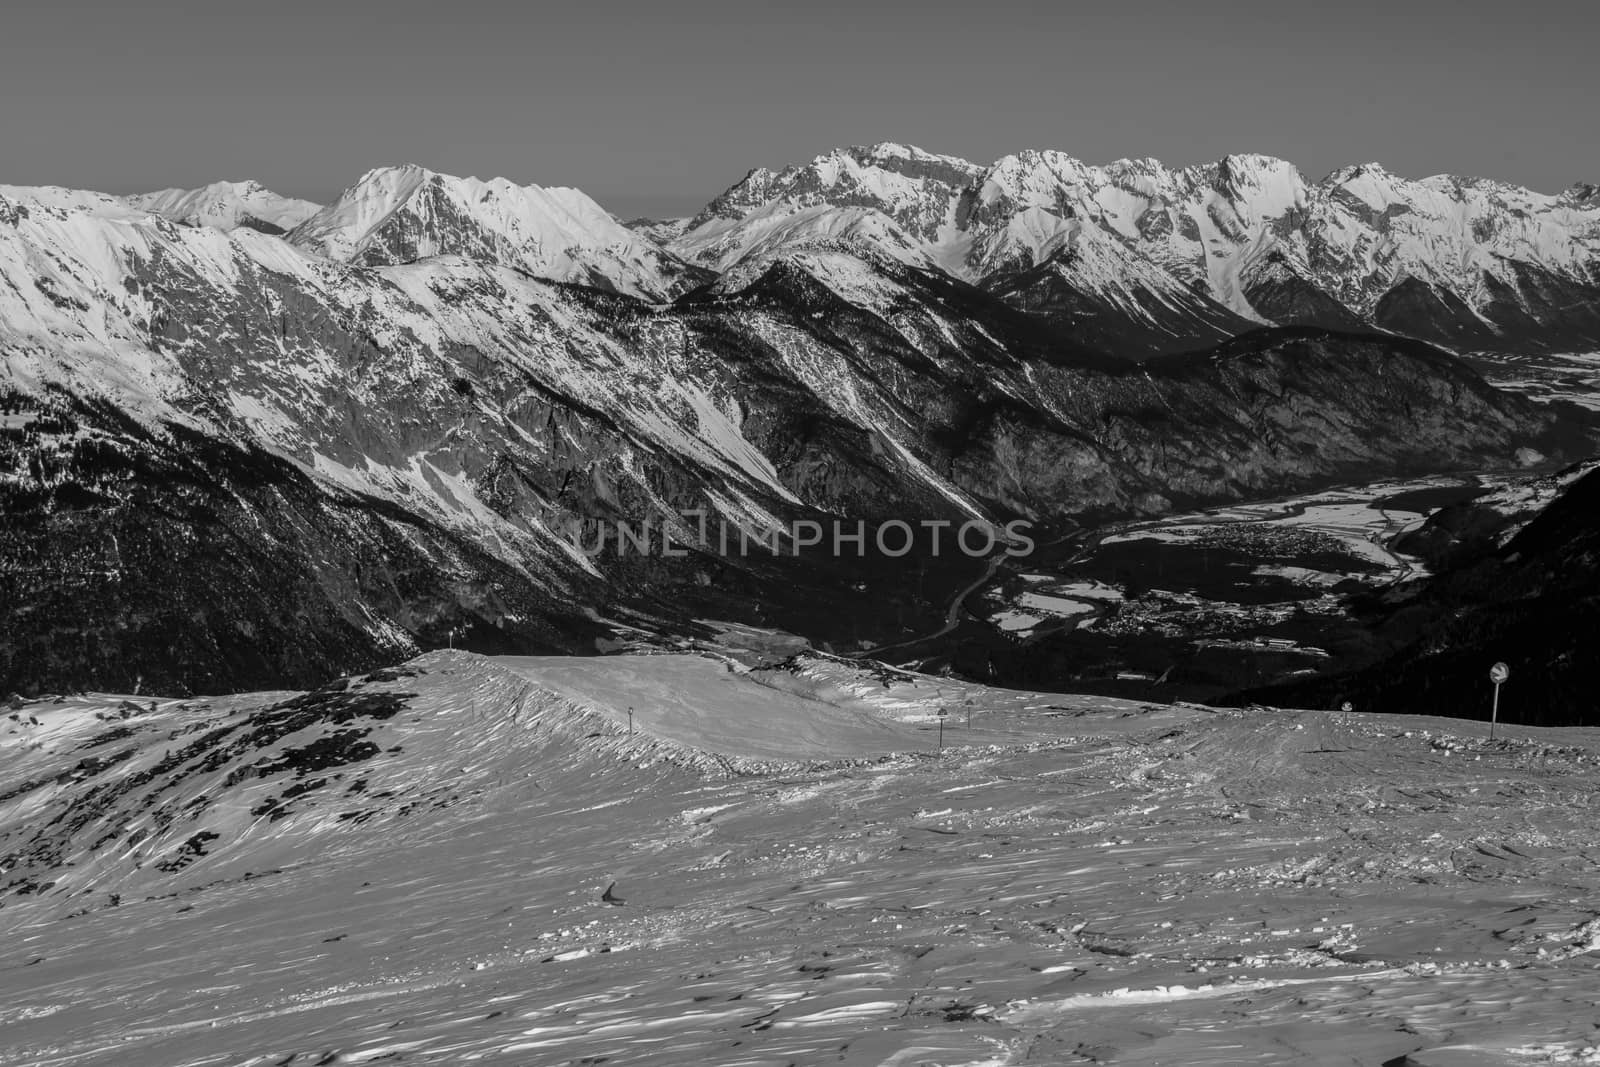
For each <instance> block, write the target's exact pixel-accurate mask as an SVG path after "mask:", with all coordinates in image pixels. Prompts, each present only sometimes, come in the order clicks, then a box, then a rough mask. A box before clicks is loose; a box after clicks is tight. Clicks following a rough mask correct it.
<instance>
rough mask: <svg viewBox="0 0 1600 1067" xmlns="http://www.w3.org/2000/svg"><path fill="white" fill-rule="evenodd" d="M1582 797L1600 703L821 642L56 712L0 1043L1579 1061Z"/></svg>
mask: <svg viewBox="0 0 1600 1067" xmlns="http://www.w3.org/2000/svg"><path fill="white" fill-rule="evenodd" d="M969 701H970V704H969V703H968V702H969ZM941 708H942V709H946V710H947V711H948V714H947V715H946V716H945V718H944V725H943V741H944V747H943V751H942V752H941V751H939V750H938V743H939V742H938V738H939V735H940V720H939V715H938V712H939V710H940V709H941ZM969 708H970V714H971V725H970V726H968V725H967V715H968V711H969ZM630 710H631V713H632V714H631V725H630ZM1597 796H1600V731H1597V730H1590V729H1570V730H1559V731H1558V730H1540V729H1534V728H1525V727H1510V728H1506V729H1503V730H1502V732H1501V734H1500V736H1499V738H1498V739H1497V740H1494V741H1492V742H1491V741H1489V740H1488V739H1487V737H1486V730H1485V727H1484V726H1483V725H1482V724H1479V723H1472V722H1464V721H1460V720H1452V719H1438V718H1426V719H1424V718H1420V717H1416V718H1413V717H1407V716H1387V715H1386V716H1364V715H1359V714H1336V713H1322V712H1296V711H1283V710H1273V709H1265V708H1253V709H1248V710H1238V711H1232V710H1229V711H1223V710H1215V709H1211V708H1207V707H1202V706H1198V705H1174V706H1161V705H1152V704H1142V703H1137V702H1130V701H1119V700H1114V699H1110V698H1101V697H1081V696H1053V695H1039V694H1030V693H1019V692H1012V691H1004V690H993V689H985V688H982V687H978V686H969V685H965V684H962V683H956V682H951V681H949V680H944V679H939V678H933V677H928V676H923V675H913V674H907V673H903V672H896V671H890V670H886V669H882V668H876V667H870V666H865V665H855V664H849V665H847V664H844V663H842V662H840V661H837V660H833V659H830V658H825V657H813V656H802V657H799V658H796V659H793V660H790V661H787V662H785V663H783V664H779V665H776V666H772V667H767V668H757V669H751V668H749V667H746V666H742V665H739V664H735V663H732V662H728V661H719V660H718V659H716V658H713V657H702V656H682V655H662V656H618V657H609V658H591V659H509V658H506V659H486V658H483V657H478V656H474V655H469V654H466V653H460V652H453V653H452V652H442V653H432V654H429V655H427V656H424V657H422V658H420V659H417V660H415V661H413V662H411V663H410V664H408V665H406V666H404V667H401V668H396V669H394V670H390V671H382V672H378V673H376V674H373V675H369V676H367V677H365V678H360V679H350V680H349V681H348V682H347V683H336V684H335V685H334V686H330V687H327V688H324V689H322V690H318V691H315V692H313V693H309V694H297V693H259V694H251V695H247V696H233V697H226V698H214V699H194V700H186V701H176V700H165V699H156V700H151V699H150V698H149V697H123V696H110V695H105V694H90V695H86V696H69V697H65V698H62V699H60V700H45V701H39V702H34V703H29V704H27V705H25V706H22V707H21V708H20V709H17V710H15V711H13V712H11V713H10V714H9V716H8V717H0V934H3V940H0V946H3V947H0V1064H15V1065H29V1067H54V1065H68V1064H72V1065H87V1064H107V1065H110V1064H115V1065H118V1067H129V1065H133V1067H137V1065H156V1067H201V1065H207V1067H210V1065H217V1067H224V1065H227V1067H244V1065H262V1067H265V1065H269V1064H270V1065H278V1067H307V1065H312V1064H355V1063H379V1062H382V1063H405V1064H465V1063H494V1064H526V1065H544V1064H566V1063H584V1064H599V1063H606V1064H616V1065H621V1064H638V1063H703V1064H747V1065H756V1064H763V1065H765V1064H773V1065H780V1064H824V1063H843V1064H893V1065H899V1067H910V1065H916V1064H946V1065H956V1064H1011V1063H1048V1064H1061V1063H1078V1062H1085V1063H1092V1062H1103V1063H1127V1064H1157V1063H1161V1064H1184V1065H1194V1064H1230V1065H1232V1064H1251V1063H1326V1064H1369V1065H1377V1064H1383V1063H1410V1064H1429V1065H1436V1067H1439V1065H1447V1064H1448V1065H1458V1064H1488V1063H1517V1064H1521V1063H1529V1064H1532V1063H1551V1062H1592V1061H1594V1060H1596V1059H1600V1047H1597V1046H1600V1032H1597V1029H1596V1027H1597V1025H1600V1009H1597V1000H1600V843H1597V837H1596V833H1595V828H1596V811H1597V808H1596V798H1597ZM608 890H609V892H608ZM603 895H605V896H606V897H609V898H610V899H609V900H607V899H603Z"/></svg>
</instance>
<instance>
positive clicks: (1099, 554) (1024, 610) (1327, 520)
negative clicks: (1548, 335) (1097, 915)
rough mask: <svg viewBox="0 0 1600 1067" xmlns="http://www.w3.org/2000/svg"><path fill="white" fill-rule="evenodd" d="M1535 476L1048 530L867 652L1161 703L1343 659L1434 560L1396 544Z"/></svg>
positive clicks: (1369, 490)
mask: <svg viewBox="0 0 1600 1067" xmlns="http://www.w3.org/2000/svg"><path fill="white" fill-rule="evenodd" d="M1529 477H1530V475H1529V474H1528V473H1527V472H1523V471H1506V470H1495V471H1485V472H1482V473H1479V474H1463V475H1439V476H1430V477H1426V478H1419V479H1411V480H1404V481H1391V480H1385V481H1381V482H1376V483H1373V484H1370V485H1353V486H1345V487H1340V488H1335V489H1330V490H1322V491H1318V492H1315V493H1308V494H1303V495H1297V496H1292V497H1284V498H1279V499H1276V500H1266V501H1256V502H1252V503H1248V504H1236V505H1227V506H1223V507H1218V508H1212V509H1208V510H1205V511H1199V512H1187V513H1181V514H1174V515H1171V516H1167V517H1164V518H1161V519H1154V520H1144V521H1133V522H1127V521H1123V522H1114V523H1109V524H1106V525H1103V526H1098V527H1092V528H1087V529H1083V530H1079V531H1076V532H1073V533H1069V534H1066V535H1063V536H1061V537H1057V538H1044V539H1041V542H1040V547H1039V549H1038V550H1037V551H1036V552H1035V553H1034V554H1033V555H1031V556H1029V557H1027V558H1025V559H997V560H996V561H995V565H994V569H993V573H991V574H990V575H989V576H988V577H986V578H984V579H982V580H981V583H980V585H979V587H978V588H976V589H973V590H970V591H969V592H968V593H967V594H966V595H964V596H961V597H960V600H961V604H962V610H961V611H960V612H959V613H958V615H959V618H956V619H954V620H953V621H954V625H950V626H949V627H948V628H947V629H946V630H944V631H943V632H941V633H938V634H932V635H928V636H925V637H923V638H920V639H912V640H909V641H906V642H903V643H900V644H898V645H895V646H889V647H880V648H877V649H874V650H873V652H872V654H873V655H875V656H879V657H881V658H884V659H887V660H889V661H891V662H895V663H898V664H901V665H904V666H914V667H917V668H919V669H929V670H939V669H943V668H946V667H951V668H953V669H956V670H959V671H960V672H962V673H964V674H968V675H969V676H971V677H976V678H986V679H988V680H990V681H993V682H995V683H997V684H1024V685H1053V686H1060V687H1064V688H1071V689H1080V688H1081V689H1084V690H1085V691H1090V692H1096V693H1102V694H1106V695H1115V696H1121V697H1126V698H1130V699H1148V700H1164V701H1172V700H1215V699H1217V698H1219V697H1221V696H1224V695H1226V694H1227V693H1229V692H1232V691H1234V690H1237V689H1243V688H1247V687H1255V686H1261V685H1266V684H1270V683H1271V682H1273V681H1277V680H1284V679H1289V678H1294V677H1299V676H1304V675H1308V674H1313V673H1318V672H1330V673H1331V672H1336V671H1337V670H1339V669H1340V668H1341V667H1342V666H1346V665H1348V663H1349V662H1353V661H1356V660H1359V659H1360V657H1361V656H1362V655H1364V654H1365V653H1366V652H1368V651H1369V649H1368V637H1367V630H1368V626H1369V624H1368V621H1367V620H1366V618H1364V616H1365V615H1366V614H1369V613H1370V610H1371V607H1372V604H1373V603H1375V602H1376V603H1384V604H1397V603H1403V602H1404V601H1405V599H1406V598H1407V597H1409V596H1411V595H1414V593H1415V591H1416V588H1417V586H1416V584H1414V583H1418V582H1419V581H1420V580H1422V579H1424V578H1426V577H1427V575H1428V573H1429V567H1428V565H1427V563H1426V562H1425V561H1424V560H1423V559H1421V558H1420V557H1418V556H1416V555H1413V554H1410V553H1407V552H1406V551H1403V550H1401V549H1400V548H1397V547H1396V542H1397V541H1401V540H1402V538H1403V535H1405V534H1406V533H1408V532H1411V531H1414V530H1416V529H1418V528H1419V527H1421V526H1422V524H1423V523H1424V522H1425V521H1426V519H1427V517H1428V516H1429V515H1431V514H1433V513H1435V512H1437V511H1438V510H1439V509H1441V508H1444V507H1447V506H1449V505H1451V504H1454V503H1458V502H1464V501H1470V500H1472V499H1474V498H1476V497H1478V496H1481V495H1484V494H1486V493H1491V492H1494V491H1495V490H1496V489H1497V488H1499V487H1504V486H1514V485H1519V484H1521V483H1522V482H1524V481H1526V480H1527V479H1528V478H1529Z"/></svg>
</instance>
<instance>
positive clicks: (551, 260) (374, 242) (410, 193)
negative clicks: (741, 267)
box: [289, 164, 693, 300]
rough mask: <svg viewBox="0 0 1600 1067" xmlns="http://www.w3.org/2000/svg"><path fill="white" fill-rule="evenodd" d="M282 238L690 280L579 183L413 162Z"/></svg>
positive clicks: (627, 289)
mask: <svg viewBox="0 0 1600 1067" xmlns="http://www.w3.org/2000/svg"><path fill="white" fill-rule="evenodd" d="M289 240H290V241H291V242H293V243H294V244H296V245H298V246H300V247H302V248H305V249H309V250H311V251H313V252H316V253H317V254H319V255H322V256H325V257H327V258H329V259H334V260H339V261H342V262H355V263H362V264H366V265H371V266H378V265H386V264H395V263H410V262H413V261H415V260H419V259H426V258H428V257H431V256H439V255H462V256H467V257H469V258H473V259H478V260H484V261H487V262H493V263H501V264H504V265H506V266H510V267H515V268H517V269H519V270H524V271H527V272H528V273H531V274H535V275H539V276H541V277H547V278H553V279H556V280H558V281H566V282H577V283H580V284H585V285H595V286H599V287H601V288H609V289H615V290H617V291H619V292H624V293H628V294H630V295H633V296H638V297H641V298H644V299H649V300H656V299H661V298H664V297H668V296H671V295H673V294H674V293H676V292H679V291H682V289H684V288H686V287H687V286H688V285H689V284H690V283H691V282H692V281H693V277H692V272H691V271H690V270H689V268H688V267H687V266H686V265H685V264H683V263H680V262H678V261H677V260H676V259H674V257H672V256H670V255H668V254H667V253H665V252H663V251H662V250H661V249H660V248H659V247H658V246H656V245H655V244H654V243H653V242H652V241H650V240H649V238H648V237H646V236H644V235H641V234H639V233H636V232H634V231H632V230H629V229H628V228H627V227H626V226H623V225H622V224H621V223H619V222H618V221H617V220H616V219H615V218H614V217H613V216H612V215H611V214H610V213H609V212H608V211H606V210H605V208H603V207H601V206H600V205H599V204H598V203H596V202H595V201H594V200H593V199H591V198H590V197H589V196H587V195H585V194H584V193H583V192H581V191H580V190H577V189H572V188H566V187H559V186H551V187H543V186H538V185H526V186H522V185H517V184H516V183H515V182H513V181H510V180H509V179H506V178H490V179H487V180H484V179H480V178H476V177H468V178H458V177H455V176H453V175H448V174H440V173H437V172H435V171H432V170H429V169H427V168H425V167H420V166H417V165H415V164H406V165H402V166H395V167H379V168H376V169H374V170H370V171H368V172H367V173H366V174H365V175H363V176H362V178H361V180H360V181H358V182H357V183H356V184H355V185H353V186H351V187H350V188H349V189H346V190H345V191H344V192H343V193H342V194H341V195H340V196H339V198H338V200H336V201H335V202H334V203H332V204H330V205H328V206H327V207H325V208H323V209H322V210H320V211H318V212H317V213H316V214H315V215H313V216H311V217H310V218H308V219H306V220H305V222H304V223H302V224H301V225H300V226H299V227H297V228H296V229H295V230H294V232H293V233H291V234H290V235H289Z"/></svg>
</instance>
